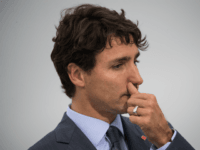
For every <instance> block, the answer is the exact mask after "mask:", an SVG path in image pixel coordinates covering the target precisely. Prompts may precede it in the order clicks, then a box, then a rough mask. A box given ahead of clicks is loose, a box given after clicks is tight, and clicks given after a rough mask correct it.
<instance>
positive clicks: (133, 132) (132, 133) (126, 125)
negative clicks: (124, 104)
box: [121, 116, 151, 150]
mask: <svg viewBox="0 0 200 150" xmlns="http://www.w3.org/2000/svg"><path fill="white" fill-rule="evenodd" d="M121 119H122V124H123V129H124V135H125V140H126V142H127V145H128V148H129V150H133V149H134V150H149V149H150V146H151V143H150V142H149V141H148V140H147V139H146V140H143V139H142V138H141V136H142V135H144V133H143V132H142V130H141V129H140V127H139V126H137V125H136V124H133V123H131V122H130V121H129V119H128V118H126V117H122V116H121Z"/></svg>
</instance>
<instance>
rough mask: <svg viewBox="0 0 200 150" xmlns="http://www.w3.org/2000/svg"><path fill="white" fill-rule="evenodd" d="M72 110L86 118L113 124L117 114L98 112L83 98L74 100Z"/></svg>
mask: <svg viewBox="0 0 200 150" xmlns="http://www.w3.org/2000/svg"><path fill="white" fill-rule="evenodd" d="M71 109H72V110H74V111H76V112H78V113H80V114H82V115H85V116H89V117H93V118H97V119H100V120H102V121H105V122H107V123H109V124H111V123H112V122H113V121H114V120H115V118H116V116H117V114H112V113H110V112H106V111H101V110H97V109H96V108H94V107H92V106H91V104H90V103H89V101H88V100H85V99H84V98H83V97H82V98H80V99H77V98H75V97H74V98H72V104H71Z"/></svg>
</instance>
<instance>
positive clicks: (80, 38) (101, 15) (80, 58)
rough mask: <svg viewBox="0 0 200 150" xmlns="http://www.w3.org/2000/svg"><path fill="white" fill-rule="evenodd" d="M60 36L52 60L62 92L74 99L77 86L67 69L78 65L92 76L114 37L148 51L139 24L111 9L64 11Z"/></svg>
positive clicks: (86, 6)
mask: <svg viewBox="0 0 200 150" xmlns="http://www.w3.org/2000/svg"><path fill="white" fill-rule="evenodd" d="M56 29H57V32H56V36H55V37H54V38H53V39H52V41H53V42H55V44H54V48H53V51H52V53H51V59H52V61H53V63H54V66H55V68H56V71H57V73H58V75H59V77H60V80H61V83H62V88H63V89H64V90H65V91H64V92H65V93H66V95H67V96H68V97H70V98H72V97H73V96H74V94H75V92H76V87H75V85H74V84H73V83H72V82H71V80H70V78H69V76H68V70H67V66H68V64H69V63H75V64H76V65H77V66H79V67H80V68H81V69H83V70H84V71H85V72H86V73H88V74H90V73H91V70H92V69H93V68H94V66H95V63H96V60H95V56H96V55H97V54H98V53H101V52H102V51H103V50H104V48H105V47H106V44H107V42H109V45H110V47H112V46H111V37H112V36H113V35H114V36H115V37H119V38H120V40H121V42H122V43H124V44H129V43H131V39H130V35H132V37H133V40H134V41H133V42H134V43H135V44H136V46H137V47H138V49H140V50H145V49H146V48H147V47H148V43H147V41H146V36H145V37H144V38H142V34H141V31H140V30H139V28H138V21H137V24H135V23H133V22H132V21H130V20H128V19H126V18H125V12H124V10H123V9H121V14H119V13H117V12H116V11H115V10H109V9H108V8H105V7H102V6H98V5H91V4H83V5H80V6H77V7H73V8H69V9H64V10H63V11H62V12H61V20H60V23H59V26H58V27H56Z"/></svg>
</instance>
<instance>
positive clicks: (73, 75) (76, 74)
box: [67, 63, 85, 87]
mask: <svg viewBox="0 0 200 150" xmlns="http://www.w3.org/2000/svg"><path fill="white" fill-rule="evenodd" d="M67 69H68V75H69V78H70V80H71V82H72V83H73V84H74V85H76V86H79V87H84V86H85V81H84V76H83V70H82V69H81V68H80V67H79V66H77V65H76V64H75V63H69V64H68V66H67Z"/></svg>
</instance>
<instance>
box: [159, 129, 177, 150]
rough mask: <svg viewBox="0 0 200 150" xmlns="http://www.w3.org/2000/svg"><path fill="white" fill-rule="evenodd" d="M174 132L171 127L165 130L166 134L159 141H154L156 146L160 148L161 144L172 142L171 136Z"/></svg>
mask: <svg viewBox="0 0 200 150" xmlns="http://www.w3.org/2000/svg"><path fill="white" fill-rule="evenodd" d="M173 134H174V130H173V129H169V130H168V131H167V132H166V134H165V135H166V136H164V137H163V138H162V139H161V140H160V142H159V143H156V145H155V146H156V147H157V148H160V147H162V146H163V145H165V144H166V143H167V142H172V140H171V138H172V136H173Z"/></svg>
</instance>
